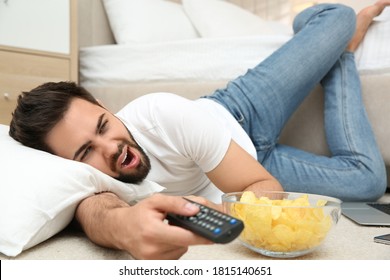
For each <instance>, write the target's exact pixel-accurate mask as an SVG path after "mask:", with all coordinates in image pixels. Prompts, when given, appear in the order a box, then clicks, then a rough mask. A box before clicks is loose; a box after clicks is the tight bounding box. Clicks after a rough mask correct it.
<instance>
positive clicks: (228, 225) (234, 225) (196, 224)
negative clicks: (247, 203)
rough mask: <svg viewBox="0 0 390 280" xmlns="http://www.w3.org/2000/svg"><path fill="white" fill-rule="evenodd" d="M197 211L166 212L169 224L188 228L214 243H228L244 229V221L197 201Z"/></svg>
mask: <svg viewBox="0 0 390 280" xmlns="http://www.w3.org/2000/svg"><path fill="white" fill-rule="evenodd" d="M185 199H186V200H188V201H190V202H191V203H194V204H195V205H197V206H198V207H199V209H200V210H199V212H198V213H197V214H195V215H193V216H182V215H177V214H172V213H168V215H167V220H168V221H169V223H170V224H171V225H175V226H180V227H183V228H185V229H188V230H190V231H192V232H194V233H196V234H198V235H200V236H202V237H205V238H207V239H209V240H211V241H213V242H214V243H228V242H230V241H232V240H234V239H235V238H236V237H237V236H238V235H239V234H240V233H241V231H242V230H243V229H244V223H243V222H242V221H241V220H239V219H236V218H234V217H232V216H229V215H227V214H225V213H222V212H220V211H217V210H215V209H212V208H210V207H207V206H205V205H202V204H200V203H197V202H195V201H192V200H189V199H187V198H185Z"/></svg>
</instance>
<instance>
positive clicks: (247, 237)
mask: <svg viewBox="0 0 390 280" xmlns="http://www.w3.org/2000/svg"><path fill="white" fill-rule="evenodd" d="M222 204H223V208H224V211H225V212H226V213H228V214H230V215H232V216H233V217H236V218H238V219H240V220H242V221H243V222H244V225H245V228H244V230H243V232H242V233H241V235H240V237H239V240H240V242H241V243H242V244H243V245H244V246H246V247H248V248H249V249H251V250H253V251H255V252H257V253H260V254H262V255H265V256H269V257H274V258H294V257H298V256H302V255H305V254H308V253H310V252H312V251H314V250H315V249H316V248H318V247H319V246H320V245H321V244H322V243H323V242H324V240H325V239H326V237H327V236H328V235H329V233H330V232H331V230H332V228H334V226H335V225H336V224H337V222H338V220H339V218H340V216H341V207H340V205H341V201H340V200H339V199H337V198H333V197H329V196H323V195H316V194H303V193H293V192H271V191H258V192H256V193H254V192H252V191H245V192H235V193H226V194H224V195H223V196H222Z"/></svg>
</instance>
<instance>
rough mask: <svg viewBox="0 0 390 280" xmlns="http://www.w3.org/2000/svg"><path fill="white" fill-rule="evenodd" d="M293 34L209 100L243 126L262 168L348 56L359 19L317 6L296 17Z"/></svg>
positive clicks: (350, 12) (346, 10)
mask: <svg viewBox="0 0 390 280" xmlns="http://www.w3.org/2000/svg"><path fill="white" fill-rule="evenodd" d="M294 30H295V32H296V34H295V35H294V37H293V38H292V39H291V40H290V41H288V42H287V43H286V44H284V45H283V46H282V47H281V48H280V49H278V50H277V51H275V52H274V53H273V54H272V55H271V56H270V57H268V58H267V59H265V60H264V61H263V62H261V63H260V64H259V65H258V66H256V67H255V68H253V69H250V70H248V72H247V73H246V74H245V75H243V76H241V77H238V78H237V79H235V80H233V81H231V82H230V83H229V84H228V85H227V87H226V88H225V89H221V90H217V91H216V92H215V93H214V94H213V95H211V96H208V98H210V99H213V100H215V101H217V102H219V103H221V104H222V105H223V106H225V107H226V108H227V109H228V110H229V111H230V112H231V113H232V115H233V116H234V117H235V118H236V119H237V121H239V122H240V124H241V125H242V127H243V128H244V129H245V131H246V132H247V133H248V135H249V136H250V138H251V139H252V141H253V143H254V145H255V147H256V149H257V151H258V160H259V161H260V162H261V161H263V160H264V159H265V158H266V156H267V153H268V152H269V149H270V148H272V147H273V146H274V145H275V144H276V143H277V141H278V138H279V135H280V132H281V130H282V129H283V127H284V125H285V124H286V122H287V121H288V119H289V118H290V116H291V115H292V114H293V112H294V111H295V110H296V109H297V108H298V106H299V105H300V104H301V103H302V101H303V100H304V99H305V97H306V96H307V95H308V94H309V93H310V91H311V90H312V89H313V88H314V86H315V85H317V84H318V83H319V82H320V81H321V79H322V78H323V77H324V76H325V75H326V73H327V72H328V71H329V70H330V69H331V68H332V66H333V65H334V64H335V62H336V61H337V59H338V58H339V57H340V55H341V54H342V53H343V51H344V50H345V48H346V46H347V44H348V42H349V41H350V39H351V38H352V35H353V34H354V31H355V13H354V11H353V10H352V9H351V8H348V7H345V6H342V5H337V4H322V5H317V6H315V7H312V8H310V9H307V10H305V11H304V12H302V13H300V14H299V15H298V16H297V17H296V19H295V21H294Z"/></svg>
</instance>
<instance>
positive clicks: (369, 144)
mask: <svg viewBox="0 0 390 280" xmlns="http://www.w3.org/2000/svg"><path fill="white" fill-rule="evenodd" d="M321 83H322V85H323V87H324V91H325V130H326V136H327V142H328V146H329V149H330V151H331V154H332V156H331V157H325V156H318V155H313V154H310V153H306V152H304V151H301V150H297V149H295V148H292V147H288V146H283V145H276V147H275V148H274V149H273V150H272V152H270V155H269V157H268V158H267V159H266V160H265V161H264V162H263V165H264V166H265V168H267V170H269V171H270V172H271V173H272V174H273V175H274V176H275V177H277V178H278V179H279V181H280V182H281V184H282V185H283V187H284V188H285V190H287V191H297V192H309V193H320V194H325V195H330V196H334V197H338V198H341V199H343V200H376V199H377V198H379V197H380V196H382V195H383V193H384V191H385V189H386V171H385V166H384V163H383V160H382V157H381V154H380V151H379V149H378V146H377V143H376V140H375V137H374V134H373V132H372V129H371V126H370V123H369V121H368V118H367V114H366V111H365V109H364V105H363V101H362V96H361V87H360V80H359V76H358V72H357V69H356V66H355V59H354V55H353V53H350V52H346V53H344V54H343V55H342V56H341V58H340V59H339V61H338V62H336V64H335V65H334V67H333V68H332V69H331V71H330V72H329V73H328V74H327V75H326V76H325V78H324V79H323V80H322V82H321Z"/></svg>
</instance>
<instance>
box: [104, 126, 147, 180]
mask: <svg viewBox="0 0 390 280" xmlns="http://www.w3.org/2000/svg"><path fill="white" fill-rule="evenodd" d="M125 127H126V126H125ZM126 129H127V127H126ZM127 132H128V133H129V136H130V138H131V140H132V142H130V141H126V140H124V141H123V142H122V143H121V144H118V152H117V153H116V154H115V155H114V156H113V158H112V161H111V169H112V170H113V171H114V170H115V165H116V162H117V160H118V158H119V156H120V155H121V153H122V150H123V148H124V147H125V146H128V147H130V148H133V149H136V150H137V151H138V152H139V154H140V163H139V164H138V166H137V167H136V168H135V169H134V170H132V171H131V173H127V172H126V173H125V172H121V171H119V173H118V176H116V177H115V179H117V180H119V181H122V182H124V183H130V184H139V183H141V182H142V181H143V180H144V179H145V178H146V176H147V175H148V174H149V172H150V169H151V164H150V159H149V157H148V156H147V154H146V153H145V151H144V150H143V149H142V148H141V146H140V145H138V143H137V142H136V141H135V139H134V137H133V136H132V135H131V133H130V131H129V130H128V129H127Z"/></svg>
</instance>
